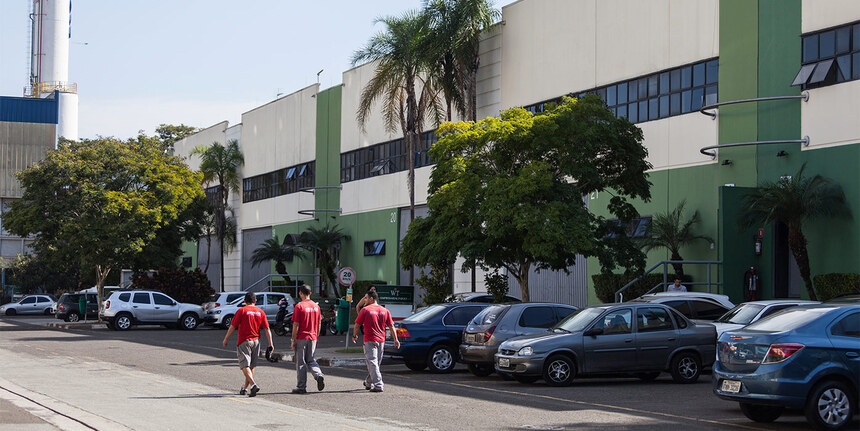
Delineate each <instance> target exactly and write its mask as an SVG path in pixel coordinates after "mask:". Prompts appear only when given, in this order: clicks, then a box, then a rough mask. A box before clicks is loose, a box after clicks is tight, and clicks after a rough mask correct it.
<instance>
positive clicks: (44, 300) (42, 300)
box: [36, 296, 51, 302]
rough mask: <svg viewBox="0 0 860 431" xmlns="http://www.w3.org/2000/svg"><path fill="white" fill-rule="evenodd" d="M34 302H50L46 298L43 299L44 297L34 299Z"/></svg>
mask: <svg viewBox="0 0 860 431" xmlns="http://www.w3.org/2000/svg"><path fill="white" fill-rule="evenodd" d="M36 302H51V301H50V300H49V299H48V298H45V297H44V296H40V297H38V298H36Z"/></svg>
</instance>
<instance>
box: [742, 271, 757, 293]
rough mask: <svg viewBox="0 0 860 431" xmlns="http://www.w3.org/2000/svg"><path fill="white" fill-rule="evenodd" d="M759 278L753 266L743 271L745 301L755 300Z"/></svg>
mask: <svg viewBox="0 0 860 431" xmlns="http://www.w3.org/2000/svg"><path fill="white" fill-rule="evenodd" d="M758 284H759V278H758V274H756V271H755V267H752V266H751V267H750V269H748V270H747V272H745V273H744V297H745V298H746V300H747V301H755V300H756V299H758V298H757V296H758V295H757V294H758Z"/></svg>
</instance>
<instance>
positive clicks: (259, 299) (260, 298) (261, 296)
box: [255, 293, 266, 305]
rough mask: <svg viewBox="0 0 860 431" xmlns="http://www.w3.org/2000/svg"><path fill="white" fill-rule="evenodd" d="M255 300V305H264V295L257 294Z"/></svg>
mask: <svg viewBox="0 0 860 431" xmlns="http://www.w3.org/2000/svg"><path fill="white" fill-rule="evenodd" d="M256 298H257V302H256V304H259V305H263V304H265V303H266V295H263V294H260V293H258V294H257V296H256ZM256 304H255V305H256Z"/></svg>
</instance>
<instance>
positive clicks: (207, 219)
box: [201, 205, 238, 272]
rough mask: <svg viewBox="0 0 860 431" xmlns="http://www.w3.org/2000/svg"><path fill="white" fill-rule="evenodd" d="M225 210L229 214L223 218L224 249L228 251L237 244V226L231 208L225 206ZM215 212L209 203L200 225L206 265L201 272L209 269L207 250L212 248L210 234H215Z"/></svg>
mask: <svg viewBox="0 0 860 431" xmlns="http://www.w3.org/2000/svg"><path fill="white" fill-rule="evenodd" d="M226 212H228V213H230V215H229V216H226V217H225V218H224V223H225V224H226V226H225V228H224V244H223V245H224V246H226V250H227V251H230V250H233V249H234V248H236V245H238V241H237V240H236V232H237V230H238V226H237V223H236V217H235V216H234V215H233V208H231V207H229V206H228V207H227V210H226ZM215 214H217V212H216V211H215V208H214V207H212V206H211V205H210V206H209V207H208V208H207V209H206V211H205V212H204V213H203V225H202V232H201V233H202V234H203V236H204V237H205V238H206V266H205V267H204V268H203V272H208V271H209V261H210V259H209V251H210V250H212V242H211V241H212V236H213V235H216V232H217V230H218V229H217V218H216V217H215Z"/></svg>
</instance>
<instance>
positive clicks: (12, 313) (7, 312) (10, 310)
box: [6, 308, 18, 316]
mask: <svg viewBox="0 0 860 431" xmlns="http://www.w3.org/2000/svg"><path fill="white" fill-rule="evenodd" d="M16 314H18V311H16V310H15V309H14V308H10V309H8V310H6V315H7V316H14V315H16Z"/></svg>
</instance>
